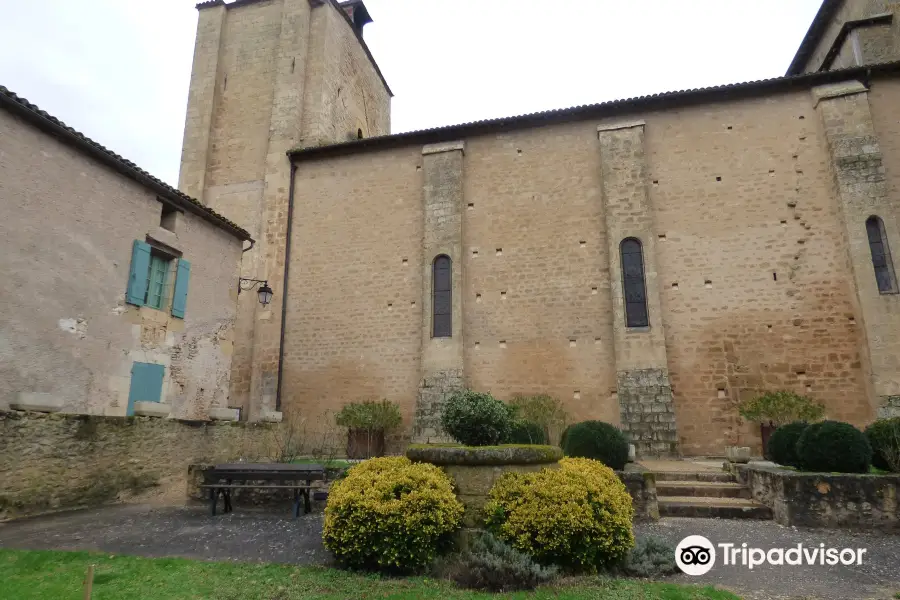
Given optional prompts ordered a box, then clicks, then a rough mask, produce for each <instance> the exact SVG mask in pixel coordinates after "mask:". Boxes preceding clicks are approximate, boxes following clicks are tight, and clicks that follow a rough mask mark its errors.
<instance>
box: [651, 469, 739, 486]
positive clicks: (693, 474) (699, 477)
mask: <svg viewBox="0 0 900 600" xmlns="http://www.w3.org/2000/svg"><path fill="white" fill-rule="evenodd" d="M653 474H654V475H655V476H656V482H657V484H658V483H659V482H661V481H710V482H713V481H714V482H721V483H733V482H734V475H732V474H731V473H724V472H718V471H654V472H653Z"/></svg>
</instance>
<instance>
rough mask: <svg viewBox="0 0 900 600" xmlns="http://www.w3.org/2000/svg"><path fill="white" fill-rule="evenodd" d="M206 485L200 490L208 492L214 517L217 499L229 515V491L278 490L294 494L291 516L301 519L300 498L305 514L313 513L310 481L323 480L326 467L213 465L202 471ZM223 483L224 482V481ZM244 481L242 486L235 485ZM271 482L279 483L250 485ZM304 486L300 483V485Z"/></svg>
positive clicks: (243, 464) (245, 464)
mask: <svg viewBox="0 0 900 600" xmlns="http://www.w3.org/2000/svg"><path fill="white" fill-rule="evenodd" d="M203 478H204V481H205V483H204V484H203V485H201V486H200V488H201V489H206V490H209V504H210V511H211V513H212V515H213V516H215V515H216V505H217V504H218V503H219V496H220V495H221V496H222V504H223V508H224V511H223V512H225V513H229V512H232V511H233V510H234V508H233V507H232V504H231V491H232V490H236V489H280V490H293V492H294V517H295V518H296V517H299V516H300V499H301V498H302V499H303V509H304V514H309V512H310V511H311V510H312V503H311V502H310V499H309V492H310V490H311V489H312V488H313V484H312V482H313V481H324V480H325V468H324V467H322V466H321V465H292V464H281V463H256V464H255V463H232V464H224V465H216V466H214V467H211V468H209V469H206V470H205V471H204V472H203ZM223 480H224V481H223ZM235 481H237V482H243V483H234V482H235ZM253 481H256V482H259V481H274V482H278V483H250V482H253ZM301 481H302V482H303V483H300V482H301Z"/></svg>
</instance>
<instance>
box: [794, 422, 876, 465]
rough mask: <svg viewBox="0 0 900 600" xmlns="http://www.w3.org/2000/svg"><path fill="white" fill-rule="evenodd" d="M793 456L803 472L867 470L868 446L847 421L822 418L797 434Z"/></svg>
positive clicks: (870, 455)
mask: <svg viewBox="0 0 900 600" xmlns="http://www.w3.org/2000/svg"><path fill="white" fill-rule="evenodd" d="M797 458H798V462H799V463H800V468H801V469H803V470H804V471H816V472H824V473H867V472H868V471H869V466H870V465H871V464H872V445H871V444H870V443H869V440H868V438H867V437H866V435H865V434H864V433H863V432H862V431H860V430H859V429H857V428H856V427H854V426H853V425H851V424H849V423H842V422H840V421H822V422H821V423H813V424H812V425H810V426H809V427H807V428H806V429H805V430H804V431H803V433H802V434H801V435H800V439H799V440H797Z"/></svg>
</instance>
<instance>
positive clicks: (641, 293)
mask: <svg viewBox="0 0 900 600" xmlns="http://www.w3.org/2000/svg"><path fill="white" fill-rule="evenodd" d="M619 252H620V253H621V254H622V289H623V292H624V294H625V326H626V327H647V326H648V325H650V319H649V317H648V315H647V285H646V283H645V281H644V254H643V251H642V250H641V242H640V240H637V239H635V238H626V239H624V240H622V243H621V244H620V245H619Z"/></svg>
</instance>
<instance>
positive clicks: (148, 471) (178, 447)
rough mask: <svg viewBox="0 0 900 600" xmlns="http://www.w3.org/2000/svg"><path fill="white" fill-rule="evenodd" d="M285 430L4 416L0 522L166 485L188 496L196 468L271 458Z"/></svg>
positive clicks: (14, 413)
mask: <svg viewBox="0 0 900 600" xmlns="http://www.w3.org/2000/svg"><path fill="white" fill-rule="evenodd" d="M279 427H280V425H278V424H271V423H243V422H203V421H182V420H175V419H159V418H153V417H101V416H91V415H66V414H59V413H56V414H54V413H49V414H48V413H33V412H18V411H12V412H0V482H2V484H0V520H2V519H8V518H15V517H20V516H25V515H30V514H37V513H42V512H48V511H52V510H59V509H66V508H76V507H81V506H96V505H99V504H104V503H107V502H113V501H116V500H117V499H121V498H123V497H127V496H129V495H133V494H136V493H139V492H142V491H145V490H148V489H149V488H153V487H158V486H161V487H167V486H168V487H172V488H173V489H172V490H170V491H171V492H172V496H173V497H176V498H180V499H183V498H184V497H185V495H186V489H185V486H186V482H185V479H186V476H187V471H188V465H190V464H192V463H215V462H226V461H229V460H236V459H238V458H241V457H243V458H245V459H252V460H259V459H265V458H267V457H269V456H270V455H271V453H272V451H273V448H274V446H276V445H277V439H278V431H279ZM163 491H165V490H163Z"/></svg>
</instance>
